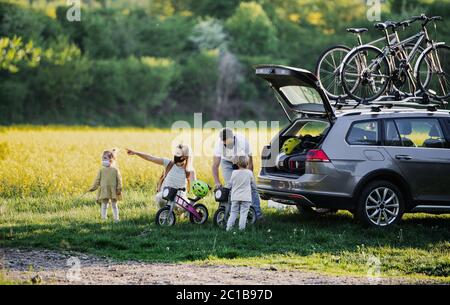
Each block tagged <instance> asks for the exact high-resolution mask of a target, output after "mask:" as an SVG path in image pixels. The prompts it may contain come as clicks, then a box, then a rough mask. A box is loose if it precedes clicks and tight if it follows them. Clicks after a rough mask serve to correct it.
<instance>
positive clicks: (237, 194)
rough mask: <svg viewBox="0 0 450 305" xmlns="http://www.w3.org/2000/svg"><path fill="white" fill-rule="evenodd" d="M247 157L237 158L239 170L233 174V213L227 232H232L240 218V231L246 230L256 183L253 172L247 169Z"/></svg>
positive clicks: (236, 162)
mask: <svg viewBox="0 0 450 305" xmlns="http://www.w3.org/2000/svg"><path fill="white" fill-rule="evenodd" d="M248 162H249V161H248V157H247V156H237V157H236V158H235V162H234V163H235V164H236V165H237V166H238V169H236V170H234V171H233V173H232V174H231V179H230V187H231V212H230V217H229V218H228V222H227V231H230V230H231V229H232V228H233V226H234V223H235V222H236V219H237V218H238V216H239V230H245V226H246V225H247V215H248V211H249V209H250V206H251V205H252V192H251V183H252V181H253V182H254V177H253V172H252V171H251V170H249V169H247V166H248Z"/></svg>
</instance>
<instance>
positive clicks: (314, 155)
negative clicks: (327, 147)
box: [306, 149, 330, 162]
mask: <svg viewBox="0 0 450 305" xmlns="http://www.w3.org/2000/svg"><path fill="white" fill-rule="evenodd" d="M306 161H307V162H330V159H328V156H327V154H326V153H325V152H324V151H323V150H321V149H311V150H310V151H308V153H307V154H306Z"/></svg>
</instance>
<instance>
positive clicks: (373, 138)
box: [347, 121, 379, 145]
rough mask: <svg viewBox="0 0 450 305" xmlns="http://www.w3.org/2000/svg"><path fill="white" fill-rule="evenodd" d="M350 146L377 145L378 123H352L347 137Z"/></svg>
mask: <svg viewBox="0 0 450 305" xmlns="http://www.w3.org/2000/svg"><path fill="white" fill-rule="evenodd" d="M347 142H348V143H349V144H351V145H378V144H379V134H378V121H365V122H359V123H354V124H353V125H352V127H351V128H350V132H349V133H348V136H347Z"/></svg>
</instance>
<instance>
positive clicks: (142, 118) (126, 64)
mask: <svg viewBox="0 0 450 305" xmlns="http://www.w3.org/2000/svg"><path fill="white" fill-rule="evenodd" d="M175 72H176V65H175V64H174V62H172V61H170V60H168V59H156V58H150V57H144V58H142V59H137V58H135V57H130V58H127V59H123V60H97V61H94V62H93V63H92V67H91V69H90V75H92V77H93V79H95V80H96V81H95V82H93V83H92V84H91V85H90V86H89V88H87V90H86V92H85V95H86V98H85V99H84V100H87V101H89V103H90V104H92V106H91V107H90V108H91V109H92V110H93V111H91V112H90V114H89V115H88V117H87V118H88V119H89V120H90V122H91V123H92V122H96V123H103V124H106V125H115V124H123V125H127V124H128V125H139V126H145V125H150V124H152V118H153V113H154V111H157V109H158V108H159V107H161V105H162V104H163V102H164V100H165V99H166V98H167V96H168V94H169V91H170V85H171V83H172V80H173V78H174V76H175Z"/></svg>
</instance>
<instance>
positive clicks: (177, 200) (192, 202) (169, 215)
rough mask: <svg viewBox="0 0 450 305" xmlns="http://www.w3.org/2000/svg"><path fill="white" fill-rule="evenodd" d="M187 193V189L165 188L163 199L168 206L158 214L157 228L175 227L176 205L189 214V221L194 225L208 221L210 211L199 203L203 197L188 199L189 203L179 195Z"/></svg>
mask: <svg viewBox="0 0 450 305" xmlns="http://www.w3.org/2000/svg"><path fill="white" fill-rule="evenodd" d="M180 191H181V192H184V191H186V189H185V188H180V189H177V188H172V187H165V188H164V190H163V194H162V195H163V196H162V197H163V199H165V200H167V205H166V206H165V207H163V208H161V209H160V210H159V211H158V212H157V213H156V225H157V226H168V227H170V226H173V225H175V222H176V216H175V212H174V209H175V207H176V205H178V206H180V207H181V208H182V209H184V210H185V211H187V212H188V213H189V220H190V222H191V223H193V224H199V225H202V224H204V223H206V221H207V220H208V209H207V208H206V206H205V205H203V204H201V203H197V202H198V201H199V200H200V199H202V198H203V197H201V196H196V198H188V200H189V201H187V200H186V199H184V198H183V197H182V196H180V195H178V193H179V192H180Z"/></svg>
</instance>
